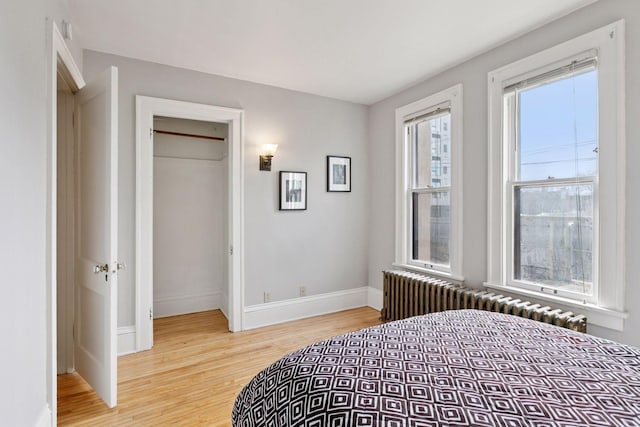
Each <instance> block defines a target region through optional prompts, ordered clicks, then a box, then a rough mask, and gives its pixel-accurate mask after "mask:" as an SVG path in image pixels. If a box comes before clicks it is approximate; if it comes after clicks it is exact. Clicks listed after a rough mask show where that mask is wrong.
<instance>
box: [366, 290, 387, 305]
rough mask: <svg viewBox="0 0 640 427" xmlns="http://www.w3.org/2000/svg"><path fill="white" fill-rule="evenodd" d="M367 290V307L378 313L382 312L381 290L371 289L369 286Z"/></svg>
mask: <svg viewBox="0 0 640 427" xmlns="http://www.w3.org/2000/svg"><path fill="white" fill-rule="evenodd" d="M367 290H368V292H367V305H368V306H369V307H371V308H375V309H376V310H378V311H379V310H382V297H383V295H384V293H383V292H382V289H378V288H372V287H371V286H369V287H368V288H367Z"/></svg>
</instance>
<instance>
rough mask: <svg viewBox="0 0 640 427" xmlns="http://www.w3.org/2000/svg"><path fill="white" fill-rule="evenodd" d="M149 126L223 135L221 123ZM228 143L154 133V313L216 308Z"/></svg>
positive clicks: (222, 261)
mask: <svg viewBox="0 0 640 427" xmlns="http://www.w3.org/2000/svg"><path fill="white" fill-rule="evenodd" d="M154 129H162V130H167V131H173V132H182V133H191V134H195V135H206V136H217V137H223V138H224V137H226V136H227V125H226V124H215V123H206V122H197V121H193V120H180V119H168V118H157V119H155V120H154ZM226 145H227V143H226V142H225V141H222V142H221V141H214V140H205V139H197V138H189V137H184V136H174V135H165V134H156V135H155V137H154V156H155V157H154V165H153V167H154V170H153V174H154V180H153V186H154V189H153V204H154V206H153V212H154V222H153V228H154V230H153V277H154V280H153V309H154V317H156V318H159V317H166V316H174V315H177V314H186V313H194V312H198V311H205V310H213V309H216V308H219V307H220V301H221V299H222V288H223V285H224V276H225V275H224V268H225V265H226V250H225V248H226V245H225V223H224V222H223V220H224V217H225V216H224V211H225V210H226V209H227V200H226V198H225V194H226V192H225V191H224V190H225V187H226V186H227V176H226V175H225V174H224V171H225V170H226V168H225V163H226V154H227V148H226Z"/></svg>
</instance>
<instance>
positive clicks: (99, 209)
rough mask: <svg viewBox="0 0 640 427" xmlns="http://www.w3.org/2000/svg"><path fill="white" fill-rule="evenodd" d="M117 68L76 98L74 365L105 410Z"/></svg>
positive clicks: (111, 393)
mask: <svg viewBox="0 0 640 427" xmlns="http://www.w3.org/2000/svg"><path fill="white" fill-rule="evenodd" d="M117 87H118V70H117V68H115V67H111V68H109V69H107V70H105V71H104V72H103V73H102V74H101V75H100V76H99V77H98V78H96V79H95V80H94V81H92V82H89V83H88V84H87V85H86V86H85V87H84V88H83V89H82V90H80V91H79V92H78V95H77V103H76V105H77V110H76V112H77V114H76V129H77V136H78V138H77V170H78V175H77V183H76V186H77V217H76V218H77V225H76V254H77V255H76V257H77V258H76V279H77V285H76V286H77V288H76V322H75V331H74V337H75V367H76V370H77V371H78V373H79V374H80V375H81V376H82V377H83V378H84V379H85V380H86V381H87V382H88V383H89V385H91V387H93V389H94V390H95V391H96V393H98V395H99V396H100V397H101V398H102V399H103V400H104V401H105V403H106V404H107V405H108V406H109V407H110V408H112V407H114V406H115V405H116V391H117V348H116V345H117V336H116V323H117V277H116V272H117V270H118V258H117V249H118V243H117V232H118V222H117V221H118V191H117V190H118V187H117V185H118V162H117V159H118V147H117V143H118V120H117V119H118V114H117V112H118V96H117V93H118V89H117Z"/></svg>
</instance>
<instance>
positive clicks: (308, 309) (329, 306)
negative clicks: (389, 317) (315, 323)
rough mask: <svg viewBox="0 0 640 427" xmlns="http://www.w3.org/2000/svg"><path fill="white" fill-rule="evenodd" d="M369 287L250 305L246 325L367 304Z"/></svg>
mask: <svg viewBox="0 0 640 427" xmlns="http://www.w3.org/2000/svg"><path fill="white" fill-rule="evenodd" d="M367 290H368V288H367V287H366V286H363V287H361V288H354V289H348V290H345V291H337V292H329V293H326V294H320V295H311V296H308V297H301V298H294V299H289V300H284V301H276V302H268V303H264V304H257V305H250V306H247V307H245V308H244V325H243V326H244V327H243V329H245V330H246V329H254V328H260V327H262V326H267V325H275V324H277V323H283V322H289V321H291V320H298V319H304V318H306V317H313V316H319V315H321V314H328V313H335V312H337V311H342V310H348V309H350V308H357V307H365V306H367V305H368V303H367V299H368V292H367Z"/></svg>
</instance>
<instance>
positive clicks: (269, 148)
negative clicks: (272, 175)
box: [260, 144, 278, 171]
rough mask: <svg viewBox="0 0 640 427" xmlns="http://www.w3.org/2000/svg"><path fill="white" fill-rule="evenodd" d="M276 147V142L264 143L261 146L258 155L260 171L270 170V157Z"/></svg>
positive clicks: (274, 152)
mask: <svg viewBox="0 0 640 427" xmlns="http://www.w3.org/2000/svg"><path fill="white" fill-rule="evenodd" d="M277 149H278V144H264V145H263V146H262V154H261V155H260V170H261V171H270V170H271V159H272V158H273V156H274V154H276V150H277Z"/></svg>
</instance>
